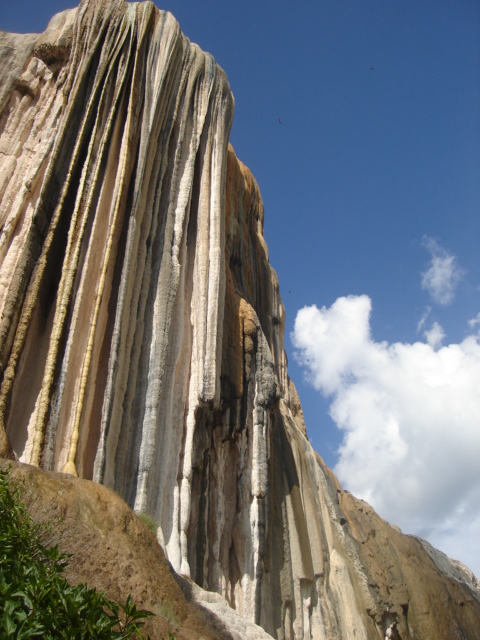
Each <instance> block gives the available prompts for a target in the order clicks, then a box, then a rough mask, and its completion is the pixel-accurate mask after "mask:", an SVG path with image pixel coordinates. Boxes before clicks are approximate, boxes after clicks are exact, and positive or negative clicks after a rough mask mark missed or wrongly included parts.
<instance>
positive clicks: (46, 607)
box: [0, 470, 153, 640]
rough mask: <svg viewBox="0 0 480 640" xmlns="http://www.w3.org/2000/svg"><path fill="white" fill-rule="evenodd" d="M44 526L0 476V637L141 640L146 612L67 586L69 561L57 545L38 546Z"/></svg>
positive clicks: (5, 475)
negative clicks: (36, 521) (35, 519)
mask: <svg viewBox="0 0 480 640" xmlns="http://www.w3.org/2000/svg"><path fill="white" fill-rule="evenodd" d="M44 533H45V525H38V524H36V523H35V522H34V521H33V519H32V517H31V516H30V515H29V514H28V512H27V508H26V506H25V504H24V503H23V502H22V501H21V499H20V495H19V490H18V488H16V487H15V485H14V484H13V483H9V482H8V473H7V472H6V471H2V470H0V637H1V638H16V639H18V640H21V639H23V638H45V639H47V640H56V639H57V638H58V639H62V640H74V639H75V640H90V639H92V640H93V639H96V640H124V639H126V638H139V639H142V638H144V637H143V636H142V634H141V632H140V628H141V627H142V626H143V625H144V622H143V620H144V619H145V618H147V617H149V616H151V615H153V614H152V613H150V612H149V611H142V610H138V609H137V608H136V606H135V604H134V603H133V602H132V598H131V596H129V597H128V599H127V601H126V603H125V604H124V605H122V604H118V603H116V602H113V601H111V600H109V599H108V598H107V597H106V595H105V594H104V593H102V592H99V591H96V589H91V588H89V587H88V586H87V585H85V584H80V585H76V586H71V585H69V584H68V582H67V581H66V579H65V578H64V577H63V575H62V573H63V572H64V571H65V569H66V567H67V565H68V557H69V556H67V555H65V554H62V553H60V551H59V549H58V545H55V546H52V547H50V548H47V547H45V546H43V545H42V543H41V540H42V539H43V538H42V536H43V535H44Z"/></svg>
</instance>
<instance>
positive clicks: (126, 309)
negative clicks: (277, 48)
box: [0, 0, 480, 640]
mask: <svg viewBox="0 0 480 640" xmlns="http://www.w3.org/2000/svg"><path fill="white" fill-rule="evenodd" d="M2 38H3V40H0V44H1V43H2V42H6V43H7V44H8V46H7V47H6V49H5V48H4V50H5V51H7V53H8V51H10V54H11V56H13V57H14V58H15V56H16V53H15V52H16V51H18V50H19V48H21V44H22V43H21V42H20V40H18V41H17V40H16V38H17V36H15V37H13V36H11V35H9V34H7V35H5V36H2ZM19 38H27V36H19ZM22 42H23V41H22ZM24 49H25V50H24V53H22V55H24V60H23V63H22V64H20V62H19V60H17V62H15V63H12V64H10V65H9V66H8V78H7V80H8V82H7V80H6V83H7V84H8V87H9V88H8V91H7V90H5V91H6V93H5V97H4V98H3V99H2V100H3V101H2V102H1V104H0V106H1V112H0V197H1V204H0V226H1V235H0V314H1V315H0V365H1V371H2V381H1V387H0V449H1V453H2V454H3V455H10V456H13V455H14V456H15V457H17V458H18V459H20V460H21V461H24V462H28V463H31V464H34V465H37V466H41V467H43V468H44V469H49V470H56V471H64V472H67V473H70V474H73V475H79V476H81V477H83V478H86V479H93V480H95V481H97V482H100V483H103V484H105V485H107V486H108V487H111V488H113V489H114V490H115V491H117V492H118V493H119V494H120V495H121V496H122V497H123V498H124V499H125V500H126V501H127V503H128V504H129V505H130V506H132V507H133V508H134V509H135V510H136V511H138V512H147V513H149V514H150V515H151V517H152V518H153V519H154V520H155V521H156V522H157V523H158V531H157V537H158V540H159V542H160V543H161V545H162V547H163V549H164V550H165V553H166V555H167V557H168V559H169V561H170V562H171V563H172V565H173V567H174V568H175V570H176V571H177V572H179V573H181V574H184V575H186V576H189V577H191V578H192V579H193V580H194V581H195V582H196V583H197V584H198V585H199V586H200V587H202V588H203V589H205V590H208V591H213V592H216V593H218V594H220V595H221V596H222V597H223V598H224V600H225V601H226V602H227V603H228V604H229V605H230V607H231V608H234V609H236V610H237V612H239V613H240V614H241V615H242V616H244V618H245V619H247V620H249V621H250V622H252V623H255V624H257V625H260V626H261V627H263V629H265V630H266V631H267V632H268V633H269V634H270V635H272V636H273V637H277V638H282V639H290V638H310V637H312V638H319V639H332V640H333V639H338V638H345V639H347V638H349V639H350V638H352V637H355V638H357V639H362V638H364V639H367V638H368V639H370V638H372V639H373V638H379V637H380V638H383V637H384V634H385V629H386V627H387V626H388V625H389V624H390V623H391V622H392V621H397V622H398V625H397V629H398V631H397V635H398V636H399V637H401V638H412V639H413V638H420V637H423V638H425V637H435V638H449V639H451V638H456V637H458V638H472V639H473V638H476V637H478V629H479V628H480V605H479V600H478V592H477V591H476V589H475V585H474V584H473V583H471V584H470V585H469V584H467V583H466V582H462V581H461V579H460V576H458V575H457V574H455V573H454V572H452V571H451V570H450V569H448V571H447V570H446V569H445V566H446V565H445V566H442V565H441V563H440V562H437V563H435V562H432V560H431V557H430V555H431V554H430V555H429V554H428V553H426V551H425V549H424V547H423V546H422V545H421V543H419V542H418V541H416V540H414V539H411V538H408V537H406V536H402V535H401V534H399V533H398V532H396V531H395V530H394V529H393V528H391V527H389V526H388V525H387V524H386V523H383V521H380V519H379V518H378V517H377V516H376V515H375V514H374V513H373V511H372V510H371V509H370V508H368V509H367V508H364V507H363V506H361V505H360V507H359V506H358V505H357V503H356V502H355V501H354V500H353V498H350V497H349V496H348V495H347V494H344V493H343V492H342V491H341V489H340V487H339V486H338V483H337V481H336V479H335V478H334V477H333V475H332V474H331V472H330V471H329V470H328V469H326V468H325V466H324V465H323V463H322V462H321V459H320V458H319V457H318V456H317V455H316V454H315V452H314V451H313V449H312V448H311V446H310V444H309V442H308V440H307V438H306V430H305V423H304V420H303V414H302V411H301V407H300V403H299V400H298V396H297V393H296V391H295V387H294V386H293V383H292V382H291V381H290V380H289V378H288V374H287V362H286V356H285V352H284V349H283V339H284V320H285V318H284V308H283V306H282V302H281V298H280V293H279V286H278V281H277V277H276V274H275V272H274V271H273V269H272V268H271V266H270V264H269V261H268V252H267V247H266V245H265V241H264V237H263V215H264V212H263V204H262V200H261V197H260V192H259V188H258V186H257V184H256V182H255V180H254V178H253V177H252V175H251V174H250V172H249V171H248V169H246V167H244V166H243V165H242V163H241V162H240V161H239V160H237V158H236V157H235V154H234V152H233V149H231V147H230V148H229V147H228V146H227V145H228V135H229V131H230V126H231V122H232V117H233V98H232V95H231V92H230V88H229V85H228V82H227V79H226V76H225V74H224V72H223V71H222V70H221V69H220V68H219V67H218V66H217V65H216V63H215V61H214V60H213V59H212V58H211V56H209V55H208V54H205V53H204V52H202V51H201V50H200V49H199V48H198V47H197V46H196V45H194V44H192V43H190V42H189V41H188V39H187V38H185V36H183V35H182V33H181V31H180V28H179V26H178V24H177V23H176V21H175V19H174V18H173V16H171V14H169V13H166V12H162V11H158V10H157V9H156V8H155V7H154V6H153V4H151V3H138V4H126V3H124V2H123V1H121V0H114V1H110V0H109V1H107V0H90V1H86V0H85V1H84V2H82V3H81V4H80V6H79V7H78V9H76V10H72V11H68V12H64V13H63V14H59V16H56V17H55V18H54V20H53V21H52V22H51V24H50V25H49V27H48V29H47V31H46V32H45V33H44V34H42V36H39V37H37V38H36V39H35V38H33V37H32V36H28V47H26V46H25V47H24ZM1 55H2V56H3V55H4V54H3V53H2V54H1ZM5 55H7V54H5ZM7 57H8V56H7ZM7 84H5V85H4V84H3V83H2V87H4V86H5V87H6V86H7ZM346 496H347V497H346ZM367 507H368V505H367ZM362 509H363V511H362ZM359 514H360V515H359ZM377 531H378V537H377ZM379 540H384V541H385V543H383V542H382V543H381V544H379ZM412 545H413V547H412ZM412 558H414V559H415V560H412ZM448 562H449V561H448V560H447V565H448V566H450V565H449V564H448ZM412 563H413V564H412ZM413 567H415V570H414V569H413ZM426 583H428V586H424V585H425V584H426ZM214 604H215V603H214ZM447 617H449V618H450V624H449V625H446V624H444V622H445V620H446V619H447ZM252 628H255V627H252ZM447 630H448V632H447ZM455 634H456V635H455Z"/></svg>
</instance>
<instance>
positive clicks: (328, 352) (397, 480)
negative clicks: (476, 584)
mask: <svg viewBox="0 0 480 640" xmlns="http://www.w3.org/2000/svg"><path fill="white" fill-rule="evenodd" d="M370 312H371V301H370V298H369V297H368V296H365V295H364V296H350V297H347V298H345V297H343V298H338V299H337V300H336V302H335V303H334V304H333V305H332V306H331V307H330V308H328V309H327V308H325V307H323V308H322V309H318V308H317V307H315V306H313V307H305V308H304V309H301V310H300V311H299V312H298V314H297V317H296V320H295V328H294V332H293V334H292V340H293V342H294V345H295V347H296V349H297V358H298V360H299V362H300V363H301V364H302V365H303V366H304V367H305V368H306V369H307V372H308V376H309V380H310V382H311V383H312V384H313V386H314V387H315V388H316V389H317V390H319V391H320V392H321V393H322V394H323V395H324V396H326V397H330V398H331V405H330V415H331V416H332V419H333V420H334V421H335V423H336V424H337V426H338V427H339V428H340V429H341V430H342V431H343V432H344V437H343V442H342V444H341V446H340V449H339V461H338V463H337V465H336V467H335V472H336V473H337V475H338V476H339V479H340V481H341V482H342V484H343V485H344V486H345V487H346V488H348V489H349V490H350V491H352V492H353V493H354V494H356V495H357V496H359V497H361V498H363V499H365V500H367V501H368V502H370V503H371V504H372V505H373V506H374V507H375V508H376V509H377V510H378V512H379V513H380V515H381V516H382V517H384V518H386V519H387V520H389V521H390V522H392V523H395V524H398V525H399V526H400V527H401V528H402V529H403V530H404V531H406V532H408V533H416V534H418V535H421V536H422V537H425V538H427V539H429V540H430V541H431V542H432V543H434V544H435V545H437V546H438V547H439V548H442V546H443V548H444V549H445V550H446V551H447V552H448V553H449V554H450V555H452V556H454V557H455V556H457V559H460V560H462V561H463V562H465V563H466V564H468V565H469V566H470V567H471V568H472V569H473V570H474V571H476V572H477V574H478V573H480V565H479V564H478V562H479V558H478V555H472V556H468V557H466V556H465V553H467V550H468V548H469V545H470V546H471V542H470V541H471V536H472V535H475V537H476V539H480V519H479V518H478V506H479V505H478V502H479V498H478V497H479V495H480V474H479V473H478V461H479V459H480V338H479V337H478V336H473V335H472V336H468V337H467V338H466V339H465V340H463V342H461V343H460V344H450V345H448V346H443V347H442V346H440V345H441V341H442V340H443V339H444V337H445V336H444V333H443V330H442V328H441V327H440V325H437V324H436V323H434V325H433V326H432V328H431V329H430V330H429V331H426V332H425V334H426V337H427V343H424V342H416V343H414V344H403V343H392V344H389V343H387V342H382V343H378V342H375V341H374V340H373V339H372V337H371V333H370ZM472 529H473V530H474V531H473V532H472Z"/></svg>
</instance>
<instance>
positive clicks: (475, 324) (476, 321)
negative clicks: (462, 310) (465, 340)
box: [468, 313, 480, 334]
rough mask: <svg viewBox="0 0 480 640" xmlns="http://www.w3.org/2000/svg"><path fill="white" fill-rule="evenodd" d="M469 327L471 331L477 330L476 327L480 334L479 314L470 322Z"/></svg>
mask: <svg viewBox="0 0 480 640" xmlns="http://www.w3.org/2000/svg"><path fill="white" fill-rule="evenodd" d="M468 326H469V327H470V328H471V329H475V327H478V329H477V331H478V332H479V334H480V313H477V315H476V316H475V318H472V319H471V320H469V321H468Z"/></svg>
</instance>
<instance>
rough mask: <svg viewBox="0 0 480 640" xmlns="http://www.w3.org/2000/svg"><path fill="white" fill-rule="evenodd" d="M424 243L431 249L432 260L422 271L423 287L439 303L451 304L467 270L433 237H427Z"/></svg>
mask: <svg viewBox="0 0 480 640" xmlns="http://www.w3.org/2000/svg"><path fill="white" fill-rule="evenodd" d="M423 244H424V246H425V247H426V249H427V250H428V251H429V253H430V256H431V260H430V263H429V268H428V269H427V270H426V271H425V272H424V273H422V288H423V289H426V290H427V291H428V293H429V294H430V296H431V298H432V300H433V301H434V302H436V303H437V304H441V305H447V304H450V303H451V302H452V300H453V298H454V297H455V290H456V288H457V285H458V283H459V282H460V281H461V280H462V278H463V276H464V275H465V271H464V269H462V268H461V267H459V266H458V265H457V260H456V258H455V256H454V255H452V254H451V253H449V252H448V251H447V250H446V249H444V248H443V247H441V246H440V245H439V244H438V242H437V241H436V240H434V239H433V238H428V237H425V238H424V239H423Z"/></svg>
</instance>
